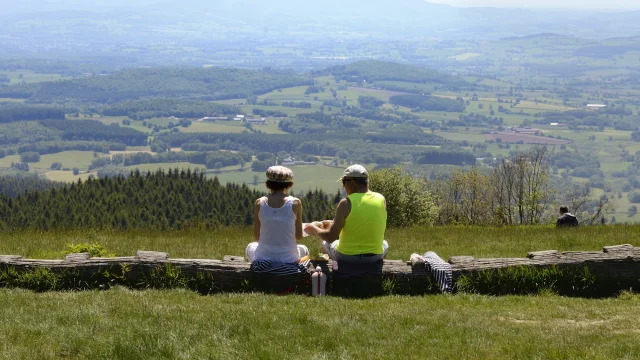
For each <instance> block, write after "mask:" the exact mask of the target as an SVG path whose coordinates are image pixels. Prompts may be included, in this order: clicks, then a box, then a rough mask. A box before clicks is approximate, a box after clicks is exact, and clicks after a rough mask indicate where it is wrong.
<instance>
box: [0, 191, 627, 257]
mask: <svg viewBox="0 0 640 360" xmlns="http://www.w3.org/2000/svg"><path fill="white" fill-rule="evenodd" d="M302 206H303V207H304V199H303V201H302ZM318 220H320V219H318ZM638 235H640V225H615V226H613V225H612V226H592V227H586V226H585V227H581V228H579V229H571V230H569V231H558V230H556V229H555V228H553V227H545V226H539V227H533V226H531V227H503V228H494V227H432V228H428V227H426V228H425V227H422V228H420V227H419V228H402V229H388V230H387V232H386V235H385V237H386V239H387V240H388V242H389V245H390V248H389V253H388V255H387V258H389V259H403V260H408V259H409V256H410V255H411V254H412V253H414V252H417V253H424V252H426V251H429V250H431V251H435V252H436V253H437V254H438V255H440V256H441V257H442V258H443V259H447V258H449V257H450V256H456V255H468V256H473V257H476V258H481V257H525V256H526V255H527V252H529V251H538V250H558V251H578V250H592V251H599V250H601V249H602V247H603V246H607V245H618V244H626V243H628V244H632V245H634V246H640V236H638ZM250 241H252V232H251V229H250V228H223V229H220V230H211V231H198V230H193V231H165V232H162V231H137V230H131V231H126V232H117V231H96V230H86V231H80V230H78V231H56V232H30V231H18V232H11V233H2V234H0V255H2V254H4V255H9V254H10V255H22V256H24V257H28V258H50V259H56V258H58V259H61V258H63V255H62V251H63V250H64V249H65V246H66V244H68V243H75V244H77V243H91V242H97V243H100V244H102V245H104V246H105V247H106V248H107V250H108V251H109V252H111V253H115V254H116V255H121V256H131V255H135V253H136V251H137V250H155V251H165V252H168V253H169V256H170V257H172V258H204V259H222V257H223V256H224V255H243V254H244V250H245V247H246V245H247V244H248V243H249V242H250ZM301 243H303V244H305V245H307V246H308V247H309V249H310V251H311V253H312V254H316V253H317V252H319V251H320V241H319V240H318V239H317V238H314V237H306V238H303V239H302V241H301Z"/></svg>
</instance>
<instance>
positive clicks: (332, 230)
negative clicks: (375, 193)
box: [307, 199, 351, 243]
mask: <svg viewBox="0 0 640 360" xmlns="http://www.w3.org/2000/svg"><path fill="white" fill-rule="evenodd" d="M350 212H351V203H350V202H349V200H348V199H342V200H340V203H339V204H338V208H337V209H336V216H335V217H334V218H333V223H332V224H331V227H329V229H320V228H318V227H317V226H314V225H310V226H311V227H313V228H314V229H313V230H315V233H316V234H317V235H318V236H320V238H321V239H322V240H325V241H327V242H330V243H331V242H334V241H335V240H338V237H339V236H340V232H341V231H342V228H344V224H345V221H346V220H347V216H349V213H350ZM308 228H309V226H308V227H307V229H308ZM307 232H308V233H311V231H309V230H307Z"/></svg>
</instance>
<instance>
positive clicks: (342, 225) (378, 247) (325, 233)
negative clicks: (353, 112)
mask: <svg viewBox="0 0 640 360" xmlns="http://www.w3.org/2000/svg"><path fill="white" fill-rule="evenodd" d="M338 181H342V184H343V186H344V188H345V190H346V192H347V198H346V199H342V200H341V201H340V203H339V204H338V208H337V209H336V215H335V218H334V219H333V222H330V223H329V222H327V223H326V226H324V228H320V227H318V226H315V225H314V224H309V225H307V226H306V227H305V232H306V233H307V234H309V235H318V236H320V238H321V239H322V240H323V242H322V247H323V249H324V251H325V252H326V253H327V254H329V257H330V258H331V259H332V260H335V261H337V262H341V261H345V262H377V261H380V260H382V259H383V258H384V257H385V255H386V253H387V250H388V249H389V244H388V243H387V241H386V240H384V232H385V230H386V228H387V205H386V201H385V198H384V196H382V195H381V194H379V193H377V192H373V191H370V190H369V173H368V172H367V170H366V169H365V168H364V167H363V166H361V165H352V166H349V167H348V168H347V169H346V170H345V171H344V174H343V176H342V177H341V178H340V179H338ZM336 239H339V240H336Z"/></svg>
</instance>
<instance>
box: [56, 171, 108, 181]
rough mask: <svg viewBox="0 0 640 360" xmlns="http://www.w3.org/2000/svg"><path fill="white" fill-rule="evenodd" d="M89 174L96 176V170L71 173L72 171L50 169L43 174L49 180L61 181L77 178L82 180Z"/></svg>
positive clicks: (76, 179) (75, 179)
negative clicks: (76, 173)
mask: <svg viewBox="0 0 640 360" xmlns="http://www.w3.org/2000/svg"><path fill="white" fill-rule="evenodd" d="M91 175H93V176H97V172H96V171H91V172H83V173H80V174H78V175H73V171H63V170H52V171H47V172H45V173H44V176H46V177H47V178H48V179H49V180H53V181H62V182H76V181H78V179H80V180H82V181H84V180H87V179H88V178H89V176H91Z"/></svg>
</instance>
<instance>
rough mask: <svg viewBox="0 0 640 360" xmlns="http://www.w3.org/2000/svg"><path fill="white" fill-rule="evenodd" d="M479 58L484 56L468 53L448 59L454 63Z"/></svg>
mask: <svg viewBox="0 0 640 360" xmlns="http://www.w3.org/2000/svg"><path fill="white" fill-rule="evenodd" d="M480 56H484V54H481V53H474V52H468V53H462V54H458V55H456V56H451V57H450V58H451V59H454V60H456V61H465V60H470V59H475V58H477V57H480Z"/></svg>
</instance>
